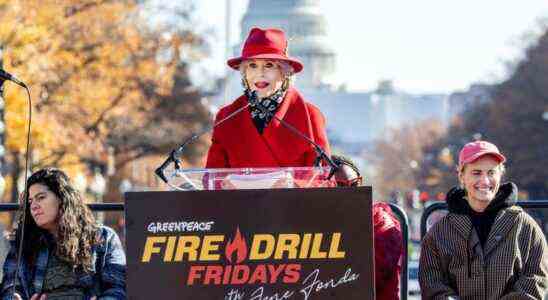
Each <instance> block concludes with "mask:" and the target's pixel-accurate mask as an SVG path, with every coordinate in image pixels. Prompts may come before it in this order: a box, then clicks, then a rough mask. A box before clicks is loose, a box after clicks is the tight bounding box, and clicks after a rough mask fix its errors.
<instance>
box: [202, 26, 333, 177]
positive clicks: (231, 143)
mask: <svg viewBox="0 0 548 300" xmlns="http://www.w3.org/2000/svg"><path fill="white" fill-rule="evenodd" d="M228 65H229V66H230V67H231V68H233V69H235V70H239V71H240V73H241V75H242V83H243V85H244V94H243V95H242V96H240V97H239V98H238V99H236V100H235V101H234V102H232V103H231V104H229V105H227V106H225V107H223V108H221V110H220V111H219V112H218V114H217V116H216V120H215V123H216V124H218V123H219V122H220V121H222V120H226V122H223V123H220V124H219V125H218V126H216V127H215V129H214V131H213V135H212V138H211V139H212V144H211V147H210V148H209V152H208V155H207V162H206V168H248V167H249V168H253V167H255V168H257V167H304V166H312V165H314V162H315V160H316V152H315V150H314V148H313V146H312V145H311V144H310V143H309V142H308V141H306V140H305V139H304V138H303V137H301V136H298V135H297V134H296V133H294V132H291V130H290V129H288V128H286V127H285V126H283V125H282V124H281V123H280V122H279V121H278V120H276V118H279V119H282V120H284V121H285V122H286V123H287V124H289V125H291V126H293V127H295V128H296V129H297V130H298V131H299V132H300V133H302V134H303V135H305V136H307V137H308V138H310V139H311V140H313V141H314V142H315V143H317V144H318V145H319V146H320V147H322V148H323V149H324V150H325V152H326V154H327V155H329V151H330V150H329V143H328V141H327V136H326V133H325V120H324V117H323V115H322V113H321V112H320V110H319V109H318V108H317V107H316V106H314V105H312V104H310V103H309V102H307V101H305V100H304V98H303V96H302V95H301V94H300V93H299V92H298V91H297V90H296V89H295V88H293V87H291V77H292V75H293V74H295V73H298V72H300V71H301V70H302V69H303V65H302V64H301V63H300V62H299V61H298V60H296V59H294V58H291V57H288V56H287V40H286V38H285V34H284V32H283V31H281V30H279V29H260V28H253V29H251V31H250V33H249V36H248V37H247V40H246V41H245V44H244V46H243V50H242V55H241V56H240V57H237V58H233V59H230V60H229V61H228ZM258 105H261V106H262V107H264V108H266V109H267V110H268V111H270V112H271V113H272V114H273V115H274V116H275V117H276V118H272V116H271V115H269V114H267V113H265V111H263V110H261V109H260V108H259V106H258Z"/></svg>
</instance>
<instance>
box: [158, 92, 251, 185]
mask: <svg viewBox="0 0 548 300" xmlns="http://www.w3.org/2000/svg"><path fill="white" fill-rule="evenodd" d="M249 105H250V104H249V103H247V104H246V105H244V106H242V107H240V108H239V109H237V110H235V111H234V112H232V113H231V114H229V115H228V116H226V117H224V118H223V119H222V120H220V121H219V122H217V123H215V124H213V126H212V127H210V128H206V129H204V130H202V131H200V132H198V133H193V134H192V135H191V136H190V137H189V138H187V139H186V140H185V141H184V142H183V143H182V144H181V145H179V147H177V148H175V149H173V150H172V151H171V152H170V153H169V155H168V157H167V158H166V160H165V161H164V162H163V163H162V164H161V165H160V166H159V167H158V168H156V170H154V173H155V174H156V176H158V177H160V179H162V181H164V182H165V183H168V180H167V177H166V175H165V173H164V171H165V169H166V168H167V166H169V164H170V163H173V164H174V165H175V170H180V169H181V165H182V162H181V160H180V157H181V156H182V155H183V151H184V150H185V148H186V146H187V145H189V144H191V143H193V142H194V141H195V140H197V139H198V138H199V137H201V136H202V135H204V134H205V133H207V132H209V131H211V130H212V129H213V128H215V127H217V126H219V125H221V124H222V123H224V122H225V121H226V120H228V119H230V118H232V117H233V116H234V115H236V114H238V113H239V112H241V111H242V110H244V109H246V108H247V107H248V106H249Z"/></svg>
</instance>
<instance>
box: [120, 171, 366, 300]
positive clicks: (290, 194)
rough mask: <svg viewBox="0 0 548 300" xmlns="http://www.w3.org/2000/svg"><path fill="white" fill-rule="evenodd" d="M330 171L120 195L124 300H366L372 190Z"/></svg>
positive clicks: (247, 174) (212, 178) (214, 178)
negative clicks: (332, 176) (342, 182)
mask: <svg viewBox="0 0 548 300" xmlns="http://www.w3.org/2000/svg"><path fill="white" fill-rule="evenodd" d="M328 171H329V170H328V169H323V168H282V169H217V170H203V169H196V170H184V171H179V172H176V173H174V174H173V175H172V176H170V177H169V184H170V186H172V187H173V188H174V189H177V190H185V192H180V191H169V192H162V191H148V192H130V193H126V226H127V227H126V230H127V233H126V234H127V258H128V276H127V289H128V298H129V299H234V300H236V299H241V300H243V299H310V300H311V299H347V300H358V299H360V300H363V299H374V281H373V280H374V268H373V237H372V236H373V233H372V222H371V220H372V216H371V214H372V213H371V188H370V187H359V188H336V187H333V186H334V182H332V181H330V180H327V177H328V175H329V172H328Z"/></svg>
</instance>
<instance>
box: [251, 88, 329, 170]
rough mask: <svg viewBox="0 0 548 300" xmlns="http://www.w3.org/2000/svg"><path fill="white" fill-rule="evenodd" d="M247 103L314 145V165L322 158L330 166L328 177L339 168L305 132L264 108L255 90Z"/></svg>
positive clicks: (317, 164) (318, 163)
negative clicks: (315, 155)
mask: <svg viewBox="0 0 548 300" xmlns="http://www.w3.org/2000/svg"><path fill="white" fill-rule="evenodd" d="M249 103H250V104H251V105H252V106H253V107H256V108H258V109H259V110H260V111H261V112H262V113H264V114H265V115H267V116H269V117H270V118H273V119H276V120H278V122H280V124H282V125H283V126H284V127H285V128H287V129H289V131H291V132H293V133H294V134H295V135H297V136H299V137H301V138H303V139H305V140H306V141H307V142H308V143H310V144H311V145H312V146H313V147H314V150H316V154H317V155H318V156H317V157H316V161H315V162H314V166H316V167H317V166H319V165H320V161H321V160H322V159H323V160H325V161H326V162H327V163H328V164H329V166H330V167H331V171H330V172H329V176H328V179H330V178H331V177H332V176H333V175H334V174H335V172H337V170H338V169H339V166H338V165H337V164H336V163H335V162H334V161H333V160H332V159H331V157H329V155H327V154H326V153H325V150H324V149H323V148H322V147H320V145H318V144H317V143H316V142H314V141H313V140H312V139H311V138H309V137H308V136H306V135H305V134H303V133H302V132H300V131H299V130H298V129H297V128H295V127H294V126H293V125H291V124H289V123H287V122H286V121H284V120H282V119H280V118H278V117H276V115H275V114H274V113H273V112H272V111H270V110H269V109H268V108H266V107H265V106H264V105H263V104H262V103H261V102H260V101H259V99H258V97H257V91H252V92H251V97H250V99H249Z"/></svg>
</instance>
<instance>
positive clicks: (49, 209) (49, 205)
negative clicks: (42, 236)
mask: <svg viewBox="0 0 548 300" xmlns="http://www.w3.org/2000/svg"><path fill="white" fill-rule="evenodd" d="M60 202H61V201H60V200H59V198H58V197H57V195H55V194H54V193H53V192H52V191H50V190H49V189H48V187H47V186H45V185H43V184H40V183H35V184H33V185H31V186H30V187H29V206H30V213H31V215H32V218H33V219H34V222H35V223H36V225H38V227H40V228H42V229H45V230H47V231H49V232H50V233H52V234H53V235H55V234H56V233H57V224H58V216H59V204H60Z"/></svg>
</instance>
